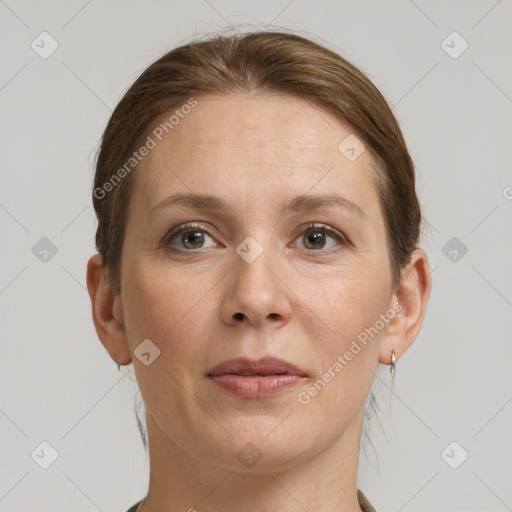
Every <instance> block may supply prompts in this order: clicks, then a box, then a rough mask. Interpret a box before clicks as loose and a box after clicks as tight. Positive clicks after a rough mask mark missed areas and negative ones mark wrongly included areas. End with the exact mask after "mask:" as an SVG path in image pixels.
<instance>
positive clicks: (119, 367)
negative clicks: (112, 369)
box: [117, 363, 121, 372]
mask: <svg viewBox="0 0 512 512" xmlns="http://www.w3.org/2000/svg"><path fill="white" fill-rule="evenodd" d="M117 371H118V372H120V371H121V365H120V364H119V363H117Z"/></svg>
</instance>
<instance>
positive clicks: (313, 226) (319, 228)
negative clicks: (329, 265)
mask: <svg viewBox="0 0 512 512" xmlns="http://www.w3.org/2000/svg"><path fill="white" fill-rule="evenodd" d="M192 231H196V232H197V231H199V232H206V233H207V234H208V235H209V236H210V237H212V238H213V236H212V234H211V233H210V230H209V229H208V227H207V226H204V225H202V224H198V223H193V222H187V223H185V224H182V225H180V226H178V227H176V228H173V229H171V230H170V231H169V232H168V233H167V234H166V235H165V236H164V238H163V239H162V241H161V244H160V246H161V247H162V248H166V249H168V250H171V251H172V252H176V253H193V252H198V251H200V250H201V249H195V250H194V249H178V248H176V247H173V246H172V245H171V242H172V241H173V240H174V239H176V238H177V237H178V236H179V235H181V234H183V233H186V232H192ZM308 231H311V232H320V233H323V234H324V235H325V234H326V235H329V236H332V237H333V238H335V239H336V240H337V242H338V243H339V244H341V245H342V246H344V247H346V246H349V245H351V244H350V241H349V240H348V239H347V237H346V236H345V235H342V234H340V233H338V232H337V231H334V230H333V229H331V228H328V227H326V225H325V224H318V223H310V224H308V225H307V227H306V228H305V229H304V230H303V231H301V234H305V233H307V232H308ZM297 238H298V237H296V238H295V240H296V239H297ZM305 250H306V251H307V252H308V253H312V255H313V256H315V254H314V253H322V254H324V255H325V254H330V253H332V252H337V249H335V248H331V249H327V250H322V249H317V250H314V249H313V250H308V249H305Z"/></svg>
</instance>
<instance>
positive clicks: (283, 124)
mask: <svg viewBox="0 0 512 512" xmlns="http://www.w3.org/2000/svg"><path fill="white" fill-rule="evenodd" d="M196 99H197V105H196V106H195V107H194V108H193V109H191V110H190V111H189V112H188V113H187V114H184V113H183V112H181V115H180V116H179V117H178V116H175V118H174V119H173V121H174V123H173V124H172V125H171V124H170V123H168V125H167V130H163V136H161V138H162V140H161V141H160V140H158V139H157V138H156V137H155V136H154V135H152V137H153V139H154V140H155V142H156V146H155V147H154V148H153V149H152V150H151V151H150V152H149V154H148V155H147V156H146V157H145V158H144V159H143V160H142V161H141V163H140V164H139V166H138V168H137V169H136V171H135V174H136V181H135V184H134V185H135V190H134V191H133V193H132V201H133V202H134V203H136V204H135V205H133V206H134V208H136V209H137V210H138V214H143V213H144V212H147V211H149V210H150V209H151V207H152V206H153V205H155V204H156V203H158V202H159V201H160V200H161V199H163V198H165V197H166V196H167V195H169V194H171V193H175V192H184V193H185V192H190V191H194V192H208V193H210V194H216V195H221V196H224V197H226V196H228V197H227V199H228V200H229V197H232V198H233V199H235V198H241V199H243V200H244V201H245V203H247V202H251V200H255V201H256V200H257V201H259V203H258V204H259V206H260V208H264V207H268V206H270V205H271V204H272V203H275V201H276V200H277V199H278V198H279V199H280V200H281V199H282V198H283V194H284V195H288V194H289V195H290V197H293V196H295V195H300V194H305V193H308V191H315V192H333V191H334V192H338V193H340V194H342V195H344V196H351V199H352V200H354V201H359V203H360V206H361V207H362V208H365V207H366V209H370V210H371V209H375V208H378V205H377V204H373V203H376V201H375V199H376V198H377V196H376V189H375V184H374V175H373V172H374V171H373V170H372V165H373V160H372V158H371V155H370V152H369V151H363V152H362V153H361V154H360V156H359V157H358V158H357V159H355V160H351V159H349V158H347V155H346V154H345V153H343V151H340V143H341V144H342V150H343V141H345V140H349V141H352V140H353V139H351V138H350V137H352V138H354V137H355V134H354V130H353V129H352V128H351V127H350V126H349V125H347V124H346V123H343V122H342V121H341V120H340V119H339V118H337V117H336V116H335V115H334V114H332V113H331V112H329V111H327V110H326V109H324V108H323V107H321V106H320V105H318V104H315V103H313V102H311V101H308V100H304V99H300V98H296V97H293V96H289V95H272V96H261V95H259V96H256V95H242V94H240V95H222V96H221V95H210V96H198V97H197V98H196ZM178 110H179V107H178ZM187 110H188V109H187ZM171 115H172V112H171V113H166V114H165V115H163V116H161V117H160V118H159V119H158V120H156V122H155V123H154V124H153V127H152V130H153V131H154V128H155V127H158V126H160V127H163V126H165V125H164V124H162V123H165V122H166V121H168V120H169V118H170V116H171ZM176 121H177V122H176ZM160 131H162V130H160ZM149 133H150V135H151V134H152V133H153V132H151V131H150V132H149ZM347 137H349V139H347ZM355 140H356V141H358V139H355ZM360 149H361V147H356V150H357V151H360ZM130 209H131V206H130ZM370 214H371V212H370Z"/></svg>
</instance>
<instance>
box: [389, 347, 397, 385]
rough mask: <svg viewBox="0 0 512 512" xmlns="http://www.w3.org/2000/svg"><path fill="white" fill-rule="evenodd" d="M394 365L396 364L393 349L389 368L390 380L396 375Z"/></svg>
mask: <svg viewBox="0 0 512 512" xmlns="http://www.w3.org/2000/svg"><path fill="white" fill-rule="evenodd" d="M395 363H396V355H395V349H393V350H392V351H391V368H390V369H389V373H391V378H393V377H394V376H395V373H396V370H395Z"/></svg>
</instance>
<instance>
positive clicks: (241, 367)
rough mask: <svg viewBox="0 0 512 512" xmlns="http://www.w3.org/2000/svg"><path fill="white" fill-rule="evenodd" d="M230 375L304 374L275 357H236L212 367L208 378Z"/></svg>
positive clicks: (290, 364)
mask: <svg viewBox="0 0 512 512" xmlns="http://www.w3.org/2000/svg"><path fill="white" fill-rule="evenodd" d="M227 373H231V374H234V375H276V374H286V375H299V376H301V377H305V376H306V374H305V373H304V372H303V371H302V370H301V369H300V368H298V367H297V366H295V365H294V364H292V363H289V362H288V361H285V360H284V359H279V358H277V357H263V358H261V359H250V358H248V357H238V358H236V359H228V360H227V361H223V362H222V363H219V364H218V365H216V366H214V367H213V368H212V369H211V370H210V371H209V373H208V375H209V376H216V375H225V374H227Z"/></svg>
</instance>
